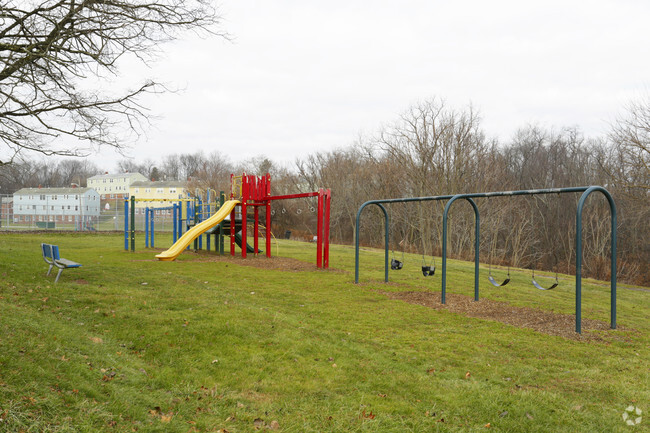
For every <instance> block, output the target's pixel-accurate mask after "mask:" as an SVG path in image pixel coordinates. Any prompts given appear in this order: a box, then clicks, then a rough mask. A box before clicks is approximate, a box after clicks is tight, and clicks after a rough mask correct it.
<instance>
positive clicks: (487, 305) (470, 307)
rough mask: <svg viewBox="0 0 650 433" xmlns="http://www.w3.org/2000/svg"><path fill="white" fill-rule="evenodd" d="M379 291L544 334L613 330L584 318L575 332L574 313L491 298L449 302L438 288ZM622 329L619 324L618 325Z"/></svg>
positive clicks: (586, 337) (601, 337)
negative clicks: (535, 307)
mask: <svg viewBox="0 0 650 433" xmlns="http://www.w3.org/2000/svg"><path fill="white" fill-rule="evenodd" d="M376 292H378V293H381V294H383V295H385V296H387V297H388V298H390V299H396V300H400V301H404V302H408V303H409V304H415V305H422V306H425V307H429V308H433V309H434V310H448V311H451V312H453V313H459V314H462V315H464V316H468V317H476V318H480V319H487V320H494V321H497V322H501V323H506V324H508V325H512V326H517V327H519V328H529V329H533V330H535V331H537V332H541V333H543V334H548V335H555V336H559V337H564V338H569V339H572V340H581V341H605V340H606V337H607V336H610V333H607V334H603V333H594V332H593V331H607V330H610V325H609V324H608V323H604V322H600V321H598V320H592V319H584V318H583V319H582V334H578V333H577V332H575V316H573V315H567V314H559V313H554V312H552V311H544V310H537V309H534V308H526V307H514V306H512V305H510V304H507V303H505V302H500V301H492V300H489V299H481V300H480V301H479V302H474V298H472V297H470V296H464V295H458V294H453V293H448V294H447V296H446V301H447V303H446V304H444V305H443V304H441V303H440V298H441V294H440V293H435V292H413V291H409V292H386V291H380V290H376ZM618 329H620V327H618ZM612 332H616V331H612Z"/></svg>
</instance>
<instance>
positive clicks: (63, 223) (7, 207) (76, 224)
mask: <svg viewBox="0 0 650 433" xmlns="http://www.w3.org/2000/svg"><path fill="white" fill-rule="evenodd" d="M100 209H101V211H100V214H99V216H97V215H92V216H91V215H83V214H81V213H79V212H67V213H54V212H52V213H46V214H45V215H42V214H36V213H34V214H29V213H25V212H22V213H18V212H16V213H14V203H13V195H1V196H0V230H3V231H11V230H14V231H21V230H66V231H84V232H109V231H122V232H123V231H124V200H123V199H119V198H118V199H102V200H101V208H100ZM153 218H154V222H155V227H156V231H169V232H171V231H172V229H173V215H172V211H171V210H170V209H162V210H154V215H153ZM135 228H136V230H144V229H145V212H144V208H140V207H136V209H135Z"/></svg>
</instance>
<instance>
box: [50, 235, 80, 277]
mask: <svg viewBox="0 0 650 433" xmlns="http://www.w3.org/2000/svg"><path fill="white" fill-rule="evenodd" d="M41 251H42V252H43V260H45V263H47V264H48V265H50V268H49V269H48V270H47V275H50V272H52V268H53V267H55V266H56V267H57V268H58V269H59V272H58V273H57V274H56V280H54V282H55V283H56V282H58V281H59V277H60V276H61V272H63V270H64V269H67V268H80V267H81V263H77V262H73V261H72V260H68V259H63V258H61V256H60V255H59V247H58V245H50V244H41Z"/></svg>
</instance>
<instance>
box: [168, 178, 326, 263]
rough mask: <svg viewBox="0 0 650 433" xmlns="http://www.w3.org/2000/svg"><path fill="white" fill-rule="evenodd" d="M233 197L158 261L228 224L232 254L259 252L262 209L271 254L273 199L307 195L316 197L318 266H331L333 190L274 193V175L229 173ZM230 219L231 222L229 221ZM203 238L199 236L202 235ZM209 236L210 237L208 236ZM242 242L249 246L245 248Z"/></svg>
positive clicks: (193, 228) (173, 255) (176, 254)
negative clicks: (250, 226)
mask: <svg viewBox="0 0 650 433" xmlns="http://www.w3.org/2000/svg"><path fill="white" fill-rule="evenodd" d="M230 184H231V191H230V200H228V201H226V202H224V203H223V204H222V205H221V207H220V208H219V210H218V211H217V213H215V214H214V215H212V216H210V217H209V218H207V219H206V220H205V221H202V222H200V223H198V224H196V225H195V226H194V227H192V228H191V229H190V230H188V231H187V232H186V233H185V234H184V235H182V236H180V238H179V239H178V240H175V242H174V244H173V245H172V246H171V247H170V248H169V249H168V250H167V251H165V252H163V253H161V254H158V255H157V256H156V257H157V258H158V259H159V260H164V261H169V260H174V259H175V258H176V257H178V255H179V254H180V253H181V252H182V251H183V250H185V249H186V248H187V247H188V246H189V245H190V243H191V242H192V241H195V240H196V239H197V238H199V236H200V235H202V234H204V233H208V232H210V231H212V232H214V231H215V230H216V229H218V230H220V231H223V229H224V228H225V226H229V230H228V231H229V235H230V255H231V256H234V255H235V245H236V244H238V245H239V246H240V248H241V255H242V258H246V256H247V254H248V253H250V252H252V253H254V254H258V253H260V252H261V250H260V249H259V228H260V215H259V210H260V208H263V209H264V210H265V227H266V248H265V249H266V256H267V257H271V236H272V234H271V230H270V227H271V215H272V210H271V202H272V201H274V200H287V199H297V198H306V197H317V198H318V206H317V212H318V217H317V227H316V266H317V267H318V268H329V221H330V204H331V192H330V190H329V189H327V190H325V189H320V190H318V191H314V192H307V193H299V194H287V195H279V196H272V195H271V175H270V174H268V173H267V174H266V175H265V176H255V175H247V174H245V173H244V174H242V175H241V176H235V175H234V174H233V175H231V176H230ZM250 207H252V208H253V246H252V247H250V246H249V245H248V243H247V238H248V218H249V215H248V211H249V208H250ZM226 222H228V224H226ZM199 239H200V238H199ZM208 239H209V238H208ZM243 245H246V247H245V248H244V247H243Z"/></svg>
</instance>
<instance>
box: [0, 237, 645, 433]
mask: <svg viewBox="0 0 650 433" xmlns="http://www.w3.org/2000/svg"><path fill="white" fill-rule="evenodd" d="M142 238H143V236H142V235H140V236H139V237H138V250H137V251H136V252H134V253H131V252H125V251H124V250H123V245H124V240H123V237H121V236H119V235H115V234H113V235H111V234H92V235H89V234H75V233H58V234H57V233H46V234H38V233H32V234H15V233H2V234H1V235H0V274H1V275H2V280H1V283H0V431H2V432H21V431H24V432H97V431H106V432H132V431H138V432H183V433H185V432H253V431H282V432H325V431H328V432H349V431H351V432H438V431H439V432H447V431H449V432H485V431H498V432H563V431H566V432H628V431H629V432H634V431H650V404H649V402H650V377H649V376H650V361H649V360H650V349H649V347H650V338H649V330H650V322H649V321H648V317H649V316H650V300H649V299H650V293H649V292H648V291H647V290H643V289H639V288H626V287H625V286H624V285H620V286H619V292H618V293H619V296H618V324H619V328H620V329H617V330H608V331H585V337H584V338H577V339H576V338H564V337H560V336H552V335H547V334H545V333H542V332H536V331H533V330H530V329H526V328H521V327H517V326H511V325H506V324H504V323H501V322H499V321H496V320H485V319H478V318H471V317H467V316H465V315H463V314H458V313H453V312H450V311H448V310H445V309H441V310H438V309H435V310H434V309H431V308H428V307H425V306H420V305H413V304H410V303H406V302H403V301H399V300H393V299H390V298H389V297H388V296H386V295H385V294H382V291H383V292H386V291H388V292H404V291H439V289H440V278H439V275H437V274H436V275H435V276H434V277H429V278H426V279H425V278H424V277H422V276H421V273H420V270H419V266H420V259H419V258H418V257H415V256H413V257H410V256H407V258H406V264H405V268H404V269H403V270H401V271H400V272H397V273H393V274H391V281H392V282H393V283H391V284H388V285H386V284H383V283H381V282H380V281H381V279H382V275H383V267H382V264H383V261H382V252H380V251H378V250H364V251H363V253H362V257H361V264H362V270H361V281H362V284H359V285H355V284H353V280H354V268H353V263H354V250H353V249H352V248H350V247H347V246H336V245H334V246H332V252H331V268H332V269H331V270H330V271H321V270H316V269H315V267H310V266H304V267H302V268H301V267H299V266H297V267H296V269H298V270H279V269H273V265H274V263H275V262H274V261H273V260H274V259H272V260H271V261H270V263H269V261H268V259H265V258H252V259H248V260H247V261H246V262H245V263H244V262H242V260H241V259H224V260H215V258H214V256H213V255H212V254H208V253H198V254H196V253H187V254H182V255H181V256H180V257H179V259H178V260H177V261H175V262H158V261H156V260H155V259H154V255H155V253H156V252H157V251H160V249H158V250H151V249H150V250H146V249H144V248H143V240H142ZM40 242H49V243H55V244H58V245H59V246H60V248H61V254H62V256H63V257H66V258H68V259H71V260H76V261H79V262H81V263H83V267H82V268H80V269H71V270H66V271H64V272H63V274H62V276H61V279H60V281H59V283H58V284H56V285H55V284H54V277H53V276H50V277H46V276H45V272H46V270H47V265H46V264H45V263H44V262H43V260H42V258H41V256H40V251H39V244H40ZM156 243H157V245H159V246H163V245H169V243H170V242H169V239H166V238H165V236H162V235H161V236H157V237H156ZM276 252H279V255H280V256H282V257H287V258H290V259H296V260H300V261H303V262H310V263H313V262H314V261H315V246H314V245H313V244H308V243H299V242H293V241H279V243H278V244H277V245H276V244H274V246H273V254H276ZM285 262H286V260H285ZM277 263H278V264H280V261H279V260H278V261H277ZM258 265H260V266H258ZM300 269H302V270H300ZM472 272H473V264H471V263H465V262H459V261H453V260H452V261H450V263H449V274H448V292H449V293H454V294H462V295H467V296H471V295H472V294H473V273H472ZM512 277H513V278H512V279H513V281H512V282H511V283H510V284H509V285H508V286H506V287H504V288H499V289H496V288H493V287H492V286H491V285H489V283H488V282H487V279H486V277H485V275H482V278H481V284H482V285H481V297H482V299H488V300H494V301H504V302H507V303H508V304H510V305H512V306H517V307H526V308H530V309H531V311H538V310H545V311H554V312H556V313H562V314H566V315H569V316H571V317H572V315H573V313H574V282H573V281H574V280H573V279H572V277H570V276H562V280H561V283H562V284H561V285H560V287H558V288H557V289H556V290H554V291H551V292H540V291H538V290H536V289H534V288H532V286H531V285H530V283H529V280H530V274H529V273H528V271H516V270H515V271H512ZM583 318H584V319H595V320H599V321H602V322H606V323H608V322H609V287H608V284H607V283H606V282H598V281H592V280H585V281H584V282H583ZM571 323H572V322H571ZM571 326H573V325H571ZM590 336H591V337H594V336H595V337H597V338H589V337H590ZM628 406H635V407H638V408H639V409H641V410H642V411H643V418H642V420H641V422H640V424H638V425H636V426H628V425H626V423H625V422H624V421H623V418H622V414H623V412H624V411H625V409H626V408H627V407H628Z"/></svg>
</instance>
